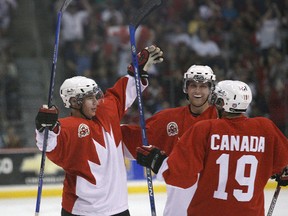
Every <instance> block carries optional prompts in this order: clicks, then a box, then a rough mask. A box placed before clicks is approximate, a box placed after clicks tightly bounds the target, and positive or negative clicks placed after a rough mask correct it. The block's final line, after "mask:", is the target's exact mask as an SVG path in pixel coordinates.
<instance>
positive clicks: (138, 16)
mask: <svg viewBox="0 0 288 216" xmlns="http://www.w3.org/2000/svg"><path fill="white" fill-rule="evenodd" d="M161 3H162V0H149V1H148V2H146V3H145V4H144V5H143V6H142V7H141V8H140V9H138V10H137V11H136V12H135V13H134V14H133V16H132V19H131V22H130V24H129V33H130V43H131V52H132V62H133V67H134V71H135V83H136V92H137V100H138V109H139V115H140V125H141V132H142V142H143V145H145V146H147V145H149V144H148V140H147V137H146V129H145V119H144V111H143V105H142V94H141V85H140V75H139V70H138V59H137V49H136V42H135V32H136V29H137V27H138V26H139V24H140V23H141V21H142V20H143V19H144V18H145V17H146V16H147V15H148V14H150V13H151V12H152V11H153V10H154V9H156V8H157V7H159V6H160V5H161ZM146 174H147V183H148V192H149V198H150V207H151V215H152V216H156V207H155V199H154V190H153V183H152V174H151V170H150V169H149V168H146Z"/></svg>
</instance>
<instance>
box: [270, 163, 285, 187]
mask: <svg viewBox="0 0 288 216" xmlns="http://www.w3.org/2000/svg"><path fill="white" fill-rule="evenodd" d="M271 178H272V179H275V181H277V182H278V184H279V185H280V186H287V185H288V166H287V167H285V168H284V170H283V171H282V173H280V174H275V175H273V176H272V177H271Z"/></svg>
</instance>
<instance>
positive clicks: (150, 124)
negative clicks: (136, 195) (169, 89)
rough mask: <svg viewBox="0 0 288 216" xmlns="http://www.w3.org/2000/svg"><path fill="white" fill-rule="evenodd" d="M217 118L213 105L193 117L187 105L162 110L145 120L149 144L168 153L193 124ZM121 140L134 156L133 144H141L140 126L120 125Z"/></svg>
mask: <svg viewBox="0 0 288 216" xmlns="http://www.w3.org/2000/svg"><path fill="white" fill-rule="evenodd" d="M212 118H213V119H214V118H217V111H216V109H215V107H214V106H211V107H209V108H208V109H206V110H205V111H204V112H203V113H201V115H199V116H197V117H195V116H193V115H192V114H191V112H190V109H189V105H188V106H182V107H176V108H170V109H165V110H162V111H160V112H158V113H156V114H155V115H153V116H152V117H150V118H149V119H147V120H146V134H147V139H148V143H149V145H154V146H157V147H158V148H160V149H161V150H164V151H165V152H166V154H167V155H169V154H170V152H171V151H172V149H173V147H174V145H175V144H176V142H177V141H178V139H179V137H181V136H182V134H183V133H184V132H185V131H186V130H187V129H188V128H190V127H191V126H192V125H193V124H195V123H196V122H198V121H201V120H203V119H212ZM121 130H122V134H123V142H124V144H125V146H126V147H127V148H128V149H129V151H130V153H131V154H132V155H133V156H134V158H136V148H135V144H136V145H138V146H142V145H143V144H142V135H141V128H140V126H138V125H121Z"/></svg>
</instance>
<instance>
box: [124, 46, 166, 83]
mask: <svg viewBox="0 0 288 216" xmlns="http://www.w3.org/2000/svg"><path fill="white" fill-rule="evenodd" d="M137 58H138V68H139V75H140V77H141V78H148V77H149V75H148V73H147V71H148V70H149V68H150V67H151V66H152V64H157V63H161V62H162V61H163V52H162V51H161V49H160V48H159V47H156V46H155V45H152V46H149V47H146V48H145V49H143V50H142V51H141V52H139V53H138V55H137ZM127 69H128V70H127V72H128V74H129V75H130V76H134V75H135V71H134V66H133V64H130V65H129V66H128V68H127Z"/></svg>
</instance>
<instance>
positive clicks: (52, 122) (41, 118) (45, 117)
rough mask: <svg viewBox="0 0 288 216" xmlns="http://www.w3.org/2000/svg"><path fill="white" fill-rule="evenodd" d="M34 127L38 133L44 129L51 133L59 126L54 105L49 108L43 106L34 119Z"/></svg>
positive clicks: (56, 109)
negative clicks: (46, 128)
mask: <svg viewBox="0 0 288 216" xmlns="http://www.w3.org/2000/svg"><path fill="white" fill-rule="evenodd" d="M35 125H36V128H37V130H38V131H39V132H43V131H44V129H45V127H48V128H49V130H51V131H52V130H54V129H55V128H56V127H57V126H59V122H58V108H57V107H56V106H54V105H53V106H51V107H49V108H48V106H47V105H43V106H42V107H41V108H40V109H39V111H38V114H37V116H36V118H35Z"/></svg>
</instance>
